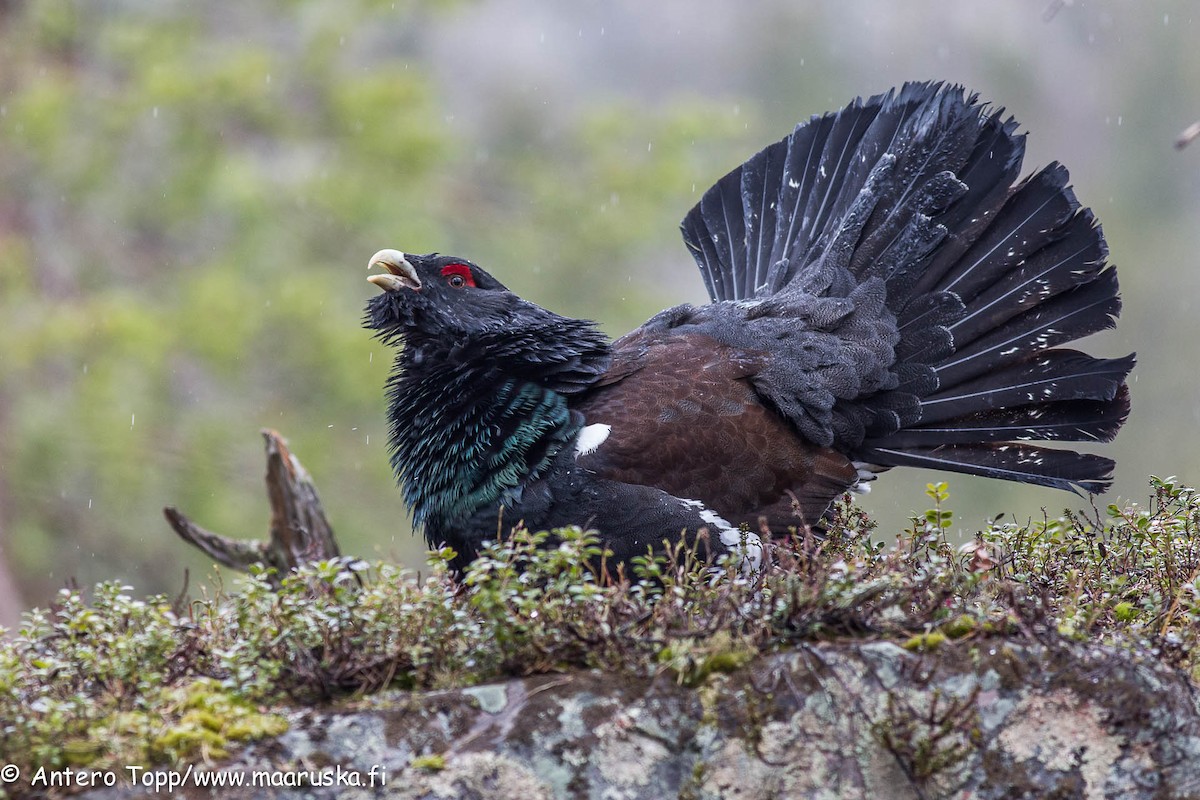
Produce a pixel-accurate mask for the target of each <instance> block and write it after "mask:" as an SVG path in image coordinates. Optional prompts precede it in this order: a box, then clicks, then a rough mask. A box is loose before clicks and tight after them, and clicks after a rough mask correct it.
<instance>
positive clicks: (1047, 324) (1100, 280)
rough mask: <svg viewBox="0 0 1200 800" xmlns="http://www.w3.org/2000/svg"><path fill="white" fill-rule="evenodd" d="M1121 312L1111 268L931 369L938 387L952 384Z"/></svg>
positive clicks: (1105, 324)
mask: <svg viewBox="0 0 1200 800" xmlns="http://www.w3.org/2000/svg"><path fill="white" fill-rule="evenodd" d="M1120 311H1121V299H1120V297H1119V296H1118V295H1117V273H1116V270H1111V269H1109V270H1105V271H1104V272H1101V273H1100V274H1099V275H1097V276H1096V279H1095V280H1093V281H1092V282H1091V283H1087V284H1084V285H1083V286H1079V287H1076V288H1075V289H1072V290H1070V291H1069V292H1066V293H1064V294H1061V295H1058V296H1057V297H1054V298H1051V299H1050V300H1049V301H1048V302H1046V303H1044V304H1042V305H1039V306H1035V307H1034V308H1031V309H1029V310H1028V311H1025V312H1023V313H1022V314H1020V315H1018V316H1016V317H1013V318H1012V319H1010V320H1008V321H1007V322H1006V323H1005V324H1004V325H1002V326H1001V327H999V328H996V329H994V330H992V331H990V332H988V333H987V334H986V335H984V336H981V337H979V338H978V339H976V340H975V341H973V342H971V343H970V344H968V345H966V346H965V347H957V346H956V349H955V352H954V353H953V354H952V355H950V356H949V357H947V358H946V359H944V360H943V361H941V362H939V363H938V364H937V365H935V366H934V368H933V370H934V373H935V374H936V375H937V376H938V380H939V382H940V383H941V385H942V386H955V385H957V384H959V383H961V382H962V381H964V380H967V379H969V378H974V377H975V376H977V375H982V374H984V373H987V372H992V371H994V370H997V369H999V368H1000V367H1003V366H1005V365H1007V364H1009V363H1011V362H1013V361H1015V360H1016V359H1019V358H1023V357H1024V356H1025V355H1027V354H1029V353H1031V352H1036V351H1038V350H1045V349H1047V348H1050V347H1054V346H1055V345H1057V344H1060V343H1063V342H1071V341H1074V340H1075V339H1079V338H1082V337H1084V336H1087V335H1089V334H1092V333H1096V332H1098V331H1102V330H1105V329H1107V328H1111V327H1113V325H1114V324H1115V323H1116V317H1117V314H1119V313H1120Z"/></svg>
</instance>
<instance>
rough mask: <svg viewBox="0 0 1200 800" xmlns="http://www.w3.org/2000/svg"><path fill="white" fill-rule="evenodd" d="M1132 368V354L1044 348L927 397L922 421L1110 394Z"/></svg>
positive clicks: (924, 423)
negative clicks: (1105, 355)
mask: <svg viewBox="0 0 1200 800" xmlns="http://www.w3.org/2000/svg"><path fill="white" fill-rule="evenodd" d="M1131 369H1133V357H1132V356H1126V357H1125V358H1092V357H1091V356H1089V355H1085V354H1083V353H1080V352H1078V351H1076V350H1047V351H1045V352H1044V353H1040V354H1038V355H1037V356H1035V357H1034V358H1032V359H1030V360H1029V361H1024V362H1019V363H1016V364H1012V365H1009V366H1008V367H1006V368H1004V369H1002V370H997V371H996V372H992V373H989V374H987V375H983V376H980V377H978V378H976V379H975V380H972V381H967V382H965V383H961V384H959V385H958V386H955V387H953V388H951V389H946V390H943V391H940V392H937V393H936V394H933V395H930V396H928V397H923V398H921V425H922V426H924V425H928V424H930V423H935V422H944V421H946V420H950V419H956V418H959V417H964V416H967V415H969V414H977V413H981V412H987V411H992V410H994V409H1000V408H1007V407H1009V406H1022V405H1026V404H1032V403H1053V402H1056V401H1060V400H1112V399H1113V398H1114V397H1116V395H1117V390H1118V389H1119V388H1120V387H1121V386H1122V385H1123V384H1124V382H1125V376H1126V375H1128V374H1129V371H1130V370H1131Z"/></svg>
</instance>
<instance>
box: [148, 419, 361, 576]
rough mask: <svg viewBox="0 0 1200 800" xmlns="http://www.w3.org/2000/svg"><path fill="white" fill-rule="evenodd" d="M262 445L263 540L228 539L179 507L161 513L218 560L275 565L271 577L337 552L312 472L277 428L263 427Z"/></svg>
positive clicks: (242, 566) (240, 565) (242, 567)
mask: <svg viewBox="0 0 1200 800" xmlns="http://www.w3.org/2000/svg"><path fill="white" fill-rule="evenodd" d="M262 435H263V439H264V440H265V442H266V449H267V479H266V480H267V500H268V501H269V502H270V504H271V523H270V528H269V530H268V531H267V536H268V538H267V541H261V540H246V539H233V538H230V537H228V536H222V535H221V534H218V533H213V532H212V531H208V530H205V529H204V528H201V527H200V526H199V525H196V524H195V523H194V522H192V521H191V520H189V519H188V518H187V517H185V516H184V515H183V514H182V513H181V512H180V511H179V510H178V509H175V508H172V507H169V506H168V507H167V508H164V509H163V515H164V516H165V517H166V518H167V522H168V523H169V524H170V526H171V529H172V530H174V531H175V533H177V534H178V535H179V537H180V538H181V539H183V540H184V541H185V542H187V543H188V544H190V545H193V546H195V547H198V548H200V550H202V551H203V552H204V553H205V554H206V555H208V556H209V557H211V558H213V559H215V560H216V561H217V563H219V564H223V565H225V566H227V567H231V568H233V569H236V570H239V571H241V572H246V571H248V570H249V569H250V567H251V566H252V565H254V564H262V565H264V566H268V567H274V568H275V575H274V576H273V577H272V582H274V583H278V581H279V579H280V578H282V577H283V576H284V575H286V574H288V573H289V572H291V571H292V570H294V569H296V568H297V567H298V566H300V565H302V564H306V563H311V562H314V561H324V560H326V559H330V558H336V557H337V556H338V555H340V551H339V549H338V545H337V540H336V539H335V538H334V535H333V528H332V527H331V526H330V524H329V520H328V519H327V518H326V517H325V509H324V508H323V507H322V506H321V498H320V497H318V495H317V488H316V486H315V485H313V480H312V476H310V475H309V474H308V470H306V469H305V468H304V466H303V465H302V464H301V463H300V460H299V459H298V458H296V456H294V455H292V452H291V451H290V450H289V449H288V446H287V442H285V441H284V439H283V437H282V436H280V435H279V434H278V433H277V432H275V431H273V430H269V429H264V430H263V431H262Z"/></svg>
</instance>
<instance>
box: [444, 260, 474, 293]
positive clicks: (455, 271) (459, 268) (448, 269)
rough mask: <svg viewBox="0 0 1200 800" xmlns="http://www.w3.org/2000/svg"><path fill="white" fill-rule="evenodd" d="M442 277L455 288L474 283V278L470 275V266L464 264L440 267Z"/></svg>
mask: <svg viewBox="0 0 1200 800" xmlns="http://www.w3.org/2000/svg"><path fill="white" fill-rule="evenodd" d="M442 277H443V278H445V279H446V283H448V284H450V286H451V287H453V288H455V289H461V288H463V287H464V286H474V285H475V278H474V277H473V276H472V275H471V268H470V267H468V266H467V265H466V264H449V265H447V266H445V267H442Z"/></svg>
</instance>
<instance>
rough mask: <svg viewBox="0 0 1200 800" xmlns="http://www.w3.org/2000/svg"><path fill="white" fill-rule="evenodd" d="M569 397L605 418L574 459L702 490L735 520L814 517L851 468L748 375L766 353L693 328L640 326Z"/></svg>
mask: <svg viewBox="0 0 1200 800" xmlns="http://www.w3.org/2000/svg"><path fill="white" fill-rule="evenodd" d="M614 348H615V349H614V359H613V366H612V368H611V369H610V370H609V372H608V373H607V374H606V375H605V376H604V378H602V379H601V380H600V381H599V383H598V385H597V388H596V389H595V390H594V391H593V392H591V393H589V394H588V395H587V396H586V397H585V398H583V399H582V400H581V401H580V402H578V403H577V404H576V408H578V410H579V411H581V412H582V413H583V414H584V416H585V417H586V418H587V423H588V424H589V425H591V424H596V423H603V424H607V425H610V426H611V430H610V431H609V434H608V437H607V438H606V439H605V440H604V442H603V443H602V444H601V445H600V446H599V448H597V449H596V450H595V451H594V452H592V453H590V454H587V455H582V456H580V458H579V463H580V464H581V465H583V466H585V467H587V468H588V469H591V470H594V471H595V472H597V473H599V474H601V475H603V476H605V477H608V478H612V479H613V480H619V481H622V482H625V483H637V484H643V485H648V486H655V487H657V488H659V489H663V490H664V491H667V492H670V493H671V494H673V495H675V496H676V497H682V498H688V499H694V500H701V501H703V502H704V503H705V505H707V506H708V507H710V508H712V509H713V510H715V511H717V512H718V513H719V514H721V516H723V517H725V518H726V519H728V520H730V521H731V522H733V523H735V524H739V523H742V522H745V523H748V524H749V525H750V526H751V528H752V529H754V530H757V529H758V527H759V520H760V518H761V517H766V520H767V524H769V525H770V526H771V529H772V530H774V531H776V532H777V533H781V534H782V533H785V532H786V531H787V528H788V527H793V526H794V527H797V528H799V529H804V527H806V526H812V525H815V524H816V523H817V522H818V521H819V520H820V517H821V515H822V514H823V513H824V512H825V509H826V508H827V507H828V506H829V503H830V502H831V501H832V500H833V499H834V498H835V497H837V496H838V495H839V494H841V493H842V492H844V491H845V490H846V489H847V488H848V487H849V486H850V485H851V484H853V483H854V481H855V479H856V478H857V470H856V469H855V468H854V465H853V464H852V463H851V461H850V459H848V458H847V457H846V456H845V455H843V454H841V453H839V452H837V451H835V450H830V449H828V448H824V447H819V446H818V445H815V444H812V443H811V442H808V441H805V440H803V439H801V438H800V437H799V436H798V435H797V433H796V431H795V430H794V429H793V428H792V427H791V425H790V424H789V423H788V422H787V421H786V420H784V419H783V418H782V417H780V416H779V415H778V414H776V413H775V412H774V411H773V410H772V409H770V408H768V407H767V406H765V405H764V404H763V401H762V399H761V398H760V397H759V396H758V394H757V393H756V392H755V391H754V388H753V387H752V386H751V384H750V382H749V380H748V378H749V377H751V376H753V375H754V374H756V373H757V372H758V370H760V369H761V368H762V367H763V366H764V365H765V363H766V362H765V355H764V354H763V353H759V352H752V351H746V350H740V349H737V348H734V347H731V346H729V345H725V344H722V343H720V342H718V341H716V340H715V339H712V338H710V337H708V336H704V335H700V334H696V333H694V332H689V333H686V334H685V333H679V332H676V331H672V330H667V331H662V330H657V331H646V330H640V331H635V332H634V333H632V334H630V335H628V336H626V337H623V338H622V339H621V340H619V341H618V342H617V343H616V344H615V346H614Z"/></svg>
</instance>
